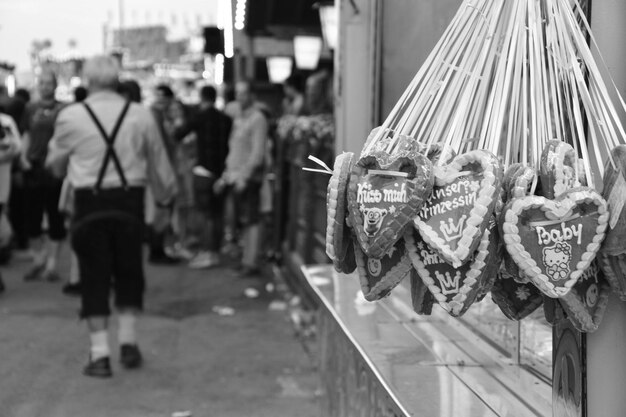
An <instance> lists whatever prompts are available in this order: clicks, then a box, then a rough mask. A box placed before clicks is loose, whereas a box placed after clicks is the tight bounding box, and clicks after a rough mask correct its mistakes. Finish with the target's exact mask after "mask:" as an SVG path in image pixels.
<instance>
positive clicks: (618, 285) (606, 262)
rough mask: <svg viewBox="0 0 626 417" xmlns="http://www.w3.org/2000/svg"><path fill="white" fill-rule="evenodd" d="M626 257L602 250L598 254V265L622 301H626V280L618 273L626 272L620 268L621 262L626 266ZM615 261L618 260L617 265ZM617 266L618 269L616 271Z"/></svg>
mask: <svg viewBox="0 0 626 417" xmlns="http://www.w3.org/2000/svg"><path fill="white" fill-rule="evenodd" d="M624 258H626V257H625V256H624V255H617V256H612V255H607V254H606V253H603V252H602V251H600V252H599V253H598V255H597V259H598V265H599V266H600V269H602V272H604V278H606V280H607V282H608V283H609V286H610V287H611V289H612V290H613V292H614V293H615V294H616V295H617V296H618V297H619V298H620V300H622V301H626V288H625V285H626V282H625V280H624V278H620V277H619V276H618V275H622V276H624V272H625V271H622V270H621V268H620V264H624V266H626V259H624ZM614 262H618V263H619V264H618V265H617V267H616V266H615V265H614ZM616 268H617V269H618V270H617V271H616Z"/></svg>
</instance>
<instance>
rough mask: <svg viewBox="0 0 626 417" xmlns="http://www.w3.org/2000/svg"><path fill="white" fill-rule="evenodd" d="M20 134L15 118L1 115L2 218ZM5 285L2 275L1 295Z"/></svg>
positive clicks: (0, 192)
mask: <svg viewBox="0 0 626 417" xmlns="http://www.w3.org/2000/svg"><path fill="white" fill-rule="evenodd" d="M20 146H21V141H20V132H19V131H18V129H17V125H16V123H15V121H14V120H13V118H12V117H11V116H9V115H7V114H4V113H0V216H2V215H4V210H5V207H6V204H7V201H8V198H9V191H10V188H11V165H12V163H13V160H14V159H15V158H16V157H17V156H18V155H19V152H20ZM4 290H5V285H4V281H3V279H2V276H1V275H0V293H1V292H4Z"/></svg>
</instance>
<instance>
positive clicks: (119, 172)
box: [0, 56, 328, 377]
mask: <svg viewBox="0 0 626 417" xmlns="http://www.w3.org/2000/svg"><path fill="white" fill-rule="evenodd" d="M118 65H119V64H118V63H117V61H115V60H114V59H113V58H111V57H106V56H99V57H95V58H93V59H91V60H88V61H87V62H86V63H85V65H84V68H83V73H84V74H83V76H84V77H83V78H84V80H85V81H86V87H82V86H80V87H77V88H76V89H75V91H74V97H75V100H74V102H72V103H67V102H60V101H58V100H57V99H56V98H55V91H56V88H57V79H56V76H55V74H54V73H53V72H52V71H49V70H46V69H44V70H43V72H42V73H41V74H40V75H39V77H38V79H37V87H36V90H35V91H32V92H29V91H27V90H24V89H18V90H17V91H16V92H15V94H14V95H13V96H12V97H9V96H8V95H7V91H6V90H0V125H1V129H0V170H1V171H2V172H1V173H0V264H5V263H6V262H8V261H9V259H11V258H18V259H22V260H25V261H27V262H30V264H31V265H30V268H29V269H28V271H27V272H26V274H25V275H24V277H23V279H24V280H25V281H50V282H57V281H59V282H63V283H64V285H63V288H62V290H63V292H64V293H65V294H67V295H75V296H79V297H80V299H81V317H82V318H84V319H85V320H86V322H87V326H88V328H89V334H90V355H89V361H88V364H87V366H86V367H85V369H84V373H85V374H86V375H89V376H96V377H107V376H110V375H111V374H112V372H111V367H110V364H109V355H110V351H109V343H108V318H109V316H110V314H111V311H110V306H109V304H110V303H111V299H113V300H114V303H115V309H116V310H117V313H118V316H119V326H118V328H119V335H118V338H119V343H120V346H121V351H120V360H121V362H122V364H123V365H124V366H126V367H128V368H136V367H139V366H140V365H141V360H142V357H141V352H140V350H139V348H138V346H137V343H136V337H135V334H134V333H135V330H134V327H135V324H134V323H135V320H136V316H137V314H138V312H140V311H141V310H142V307H143V293H144V287H145V284H144V272H143V253H144V250H146V251H147V252H148V261H149V262H151V263H154V264H176V263H181V262H185V263H187V266H188V267H189V268H194V269H203V268H211V267H215V266H217V265H220V264H223V263H227V264H228V265H229V266H230V267H233V268H236V269H237V270H239V273H240V275H241V276H242V277H254V276H259V275H260V273H261V266H262V261H263V257H264V253H263V249H262V248H263V247H264V245H263V244H262V242H263V241H264V236H266V235H267V233H268V230H264V226H265V225H267V224H268V221H267V219H268V218H270V216H269V214H270V213H271V211H272V181H271V178H272V177H271V175H270V171H271V167H272V165H273V164H272V149H273V146H272V139H271V138H272V135H271V126H272V125H273V120H274V118H275V117H274V116H279V115H276V114H272V113H273V112H272V111H271V110H270V107H269V106H268V105H267V104H264V103H263V102H261V101H259V100H258V98H257V94H256V91H255V85H254V84H253V83H252V82H250V81H245V80H244V81H239V82H237V83H235V84H234V85H233V86H232V88H231V89H230V90H229V89H225V90H222V93H223V94H222V96H221V97H220V96H219V94H218V91H217V90H216V88H215V87H213V86H211V85H202V86H200V87H199V88H198V92H197V95H198V97H199V103H197V104H193V105H191V104H187V103H183V101H182V100H180V99H179V98H178V97H177V94H176V92H175V91H174V90H173V88H172V87H171V86H170V85H168V84H159V85H157V86H156V88H155V89H154V91H151V92H150V94H149V95H150V96H151V97H154V99H153V100H152V102H151V103H144V101H143V100H142V97H143V96H144V95H145V92H142V90H141V87H140V85H139V84H138V83H137V82H136V81H134V80H130V79H128V80H120V79H119V74H120V68H119V67H118ZM317 77H319V76H317ZM323 77H325V79H328V74H325V75H324V76H323ZM317 81H319V80H317V79H316V78H315V77H310V80H309V81H306V82H305V80H304V79H303V78H301V77H299V76H296V75H294V76H292V77H290V78H289V79H287V81H286V82H285V83H284V85H283V100H282V103H281V109H280V114H289V115H302V114H304V113H305V112H307V111H310V112H322V111H328V110H327V109H325V108H322V107H324V106H325V104H324V103H326V102H327V101H324V100H319V98H317V99H316V94H315V93H316V91H318V90H319V88H318V89H316V88H307V85H308V84H310V85H317V84H319V82H317ZM307 83H308V84H307ZM305 90H310V93H309V94H305ZM31 94H32V96H31ZM307 96H308V97H309V98H310V99H309V100H307V98H306V97H307ZM64 245H68V246H69V248H70V250H71V253H72V258H71V267H70V272H69V274H68V275H67V276H63V275H62V274H61V273H60V271H59V267H58V265H59V257H60V256H61V253H62V250H63V248H64ZM265 246H267V245H265ZM146 247H147V249H145V248H146ZM0 291H5V285H4V282H3V281H2V279H1V276H0Z"/></svg>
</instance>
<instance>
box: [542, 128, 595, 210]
mask: <svg viewBox="0 0 626 417" xmlns="http://www.w3.org/2000/svg"><path fill="white" fill-rule="evenodd" d="M576 172H578V173H579V175H580V174H582V173H583V172H584V170H583V169H581V168H580V166H579V161H578V158H577V157H576V152H575V151H574V148H572V146H571V145H569V144H568V143H565V142H562V141H560V140H550V141H548V142H547V143H546V146H545V147H544V148H543V152H542V153H541V161H540V166H539V178H540V180H541V181H540V184H541V190H542V194H543V196H544V197H546V198H549V199H553V198H555V197H558V196H560V195H561V194H563V193H564V192H565V191H567V190H569V189H571V188H575V187H580V186H581V185H585V183H584V180H583V181H580V179H581V178H579V180H577V179H576ZM581 177H582V176H581Z"/></svg>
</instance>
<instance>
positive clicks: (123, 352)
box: [120, 344, 143, 369]
mask: <svg viewBox="0 0 626 417" xmlns="http://www.w3.org/2000/svg"><path fill="white" fill-rule="evenodd" d="M120 363H121V364H122V366H123V367H124V368H126V369H137V368H139V367H141V364H142V363H143V356H141V351H140V350H139V347H138V346H137V345H131V344H123V345H121V346H120Z"/></svg>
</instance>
